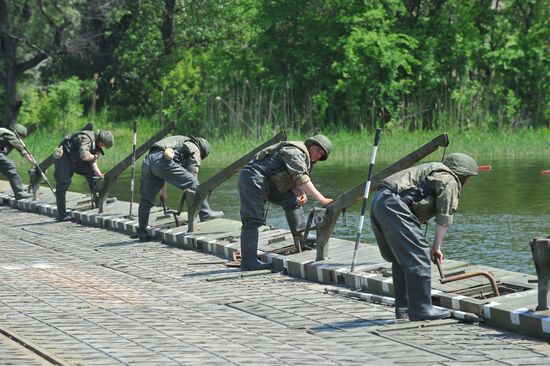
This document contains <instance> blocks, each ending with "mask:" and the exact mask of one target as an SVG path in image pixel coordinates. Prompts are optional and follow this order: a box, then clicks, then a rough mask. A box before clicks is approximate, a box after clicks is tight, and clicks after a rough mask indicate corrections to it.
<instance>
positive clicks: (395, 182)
mask: <svg viewBox="0 0 550 366" xmlns="http://www.w3.org/2000/svg"><path fill="white" fill-rule="evenodd" d="M477 171H478V168H477V164H476V162H475V160H474V159H473V158H471V157H470V156H468V155H466V154H461V153H455V154H450V155H449V156H447V158H445V160H443V163H427V164H421V165H418V166H416V167H412V168H409V169H406V170H403V171H400V172H397V173H395V174H393V175H391V176H389V177H388V178H386V179H385V180H384V181H383V182H382V183H381V184H380V186H379V187H378V192H376V194H375V196H374V198H373V200H372V206H371V211H370V217H371V223H372V228H373V231H374V234H375V236H376V241H377V242H378V247H379V248H380V253H381V254H382V257H384V259H386V260H387V261H389V262H391V263H392V276H393V286H394V292H395V316H396V318H397V319H402V318H405V317H406V316H407V313H408V316H409V319H410V320H432V319H442V318H448V317H449V316H450V315H451V314H450V312H449V311H448V310H446V309H445V310H443V309H442V310H439V309H436V308H434V307H433V306H432V298H431V289H432V287H431V265H430V260H432V261H441V260H443V259H444V255H443V252H442V251H441V244H442V242H443V238H444V237H445V234H446V233H447V229H448V227H449V225H451V223H452V221H453V214H454V212H455V210H456V209H457V207H458V199H459V196H460V192H461V190H462V188H463V187H464V185H465V184H466V182H467V181H468V180H469V178H470V177H471V176H473V175H477ZM434 216H435V222H436V224H437V226H436V231H435V238H434V241H433V244H432V246H431V249H430V245H429V244H428V242H427V240H426V238H425V236H424V233H423V232H422V230H421V228H420V225H421V224H422V223H425V222H427V221H428V220H429V219H430V218H432V217H434Z"/></svg>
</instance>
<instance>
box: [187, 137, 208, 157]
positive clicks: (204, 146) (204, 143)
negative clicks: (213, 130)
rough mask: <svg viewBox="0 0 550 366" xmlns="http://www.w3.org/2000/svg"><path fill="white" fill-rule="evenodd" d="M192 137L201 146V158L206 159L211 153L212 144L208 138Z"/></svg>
mask: <svg viewBox="0 0 550 366" xmlns="http://www.w3.org/2000/svg"><path fill="white" fill-rule="evenodd" d="M191 138H192V139H193V141H194V142H195V143H196V144H197V146H198V147H199V150H200V152H201V159H206V157H207V156H208V154H210V144H209V143H208V141H207V140H206V139H203V138H202V137H194V136H191Z"/></svg>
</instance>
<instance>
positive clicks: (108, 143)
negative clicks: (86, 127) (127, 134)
mask: <svg viewBox="0 0 550 366" xmlns="http://www.w3.org/2000/svg"><path fill="white" fill-rule="evenodd" d="M97 141H98V142H103V143H104V144H105V147H106V148H107V149H110V148H111V147H113V145H114V144H115V138H114V137H113V133H112V132H111V131H105V130H103V131H99V133H98V134H97Z"/></svg>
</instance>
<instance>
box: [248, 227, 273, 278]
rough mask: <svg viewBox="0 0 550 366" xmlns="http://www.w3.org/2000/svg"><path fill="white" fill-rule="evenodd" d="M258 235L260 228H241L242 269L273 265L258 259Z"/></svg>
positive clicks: (254, 269)
mask: <svg viewBox="0 0 550 366" xmlns="http://www.w3.org/2000/svg"><path fill="white" fill-rule="evenodd" d="M258 237H259V233H258V229H248V230H241V271H257V270H260V269H268V268H270V267H271V264H269V263H265V262H262V261H260V260H258Z"/></svg>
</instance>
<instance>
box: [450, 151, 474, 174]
mask: <svg viewBox="0 0 550 366" xmlns="http://www.w3.org/2000/svg"><path fill="white" fill-rule="evenodd" d="M443 164H445V165H446V166H447V167H448V168H449V169H451V170H452V172H453V173H455V174H456V175H458V176H459V177H470V176H472V175H477V163H476V161H475V160H474V159H473V158H472V157H471V156H469V155H466V154H462V153H453V154H449V156H447V157H446V158H445V160H443Z"/></svg>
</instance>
